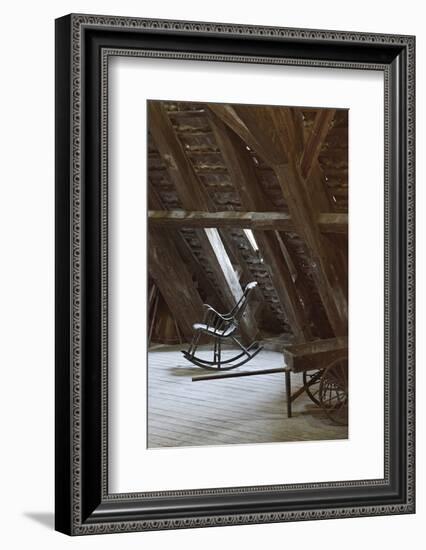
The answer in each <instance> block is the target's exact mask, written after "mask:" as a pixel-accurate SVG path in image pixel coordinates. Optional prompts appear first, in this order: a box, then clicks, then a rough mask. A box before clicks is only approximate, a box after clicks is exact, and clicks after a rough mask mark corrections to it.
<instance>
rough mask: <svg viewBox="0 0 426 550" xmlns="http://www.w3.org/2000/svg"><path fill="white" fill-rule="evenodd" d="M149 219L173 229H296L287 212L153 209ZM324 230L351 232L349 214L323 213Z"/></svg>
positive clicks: (320, 222)
mask: <svg viewBox="0 0 426 550" xmlns="http://www.w3.org/2000/svg"><path fill="white" fill-rule="evenodd" d="M148 222H149V223H150V224H151V225H153V226H158V227H170V228H183V227H185V228H190V227H194V228H208V227H217V228H226V227H229V228H232V227H234V228H237V229H254V230H260V231H269V230H271V231H295V229H296V228H295V225H294V223H293V221H292V219H291V217H290V215H289V214H286V213H284V212H241V211H235V210H226V211H224V212H204V211H193V210H149V211H148ZM318 224H319V228H320V230H321V232H322V233H343V234H344V233H347V232H348V215H347V214H341V213H323V214H320V215H319V218H318Z"/></svg>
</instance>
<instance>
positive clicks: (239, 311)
mask: <svg viewBox="0 0 426 550" xmlns="http://www.w3.org/2000/svg"><path fill="white" fill-rule="evenodd" d="M256 287H257V281H252V282H251V283H248V284H247V285H246V287H245V289H244V292H243V294H242V296H241V298H240V299H239V300H238V302H237V303H236V305H235V307H234V309H233V310H232V311H231V315H232V316H233V318H234V320H235V322H236V323H238V322H239V320H240V319H241V317H242V316H243V315H244V311H245V310H246V308H247V305H248V298H249V295H250V293H251V291H252V290H253V289H254V288H256Z"/></svg>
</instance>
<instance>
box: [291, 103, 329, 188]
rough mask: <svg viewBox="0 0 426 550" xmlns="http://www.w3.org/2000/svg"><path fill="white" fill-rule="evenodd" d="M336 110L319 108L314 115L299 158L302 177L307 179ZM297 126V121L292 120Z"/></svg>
mask: <svg viewBox="0 0 426 550" xmlns="http://www.w3.org/2000/svg"><path fill="white" fill-rule="evenodd" d="M335 114H336V111H335V110H334V109H320V110H319V111H318V113H317V115H316V117H315V121H314V125H313V128H312V130H311V133H310V136H309V138H308V140H307V142H306V144H305V145H304V146H303V154H302V157H301V160H300V171H301V174H302V177H303V178H304V179H307V178H308V177H309V175H310V174H311V171H312V169H313V168H314V166H315V164H316V162H317V160H318V155H319V152H320V150H321V147H322V145H323V143H324V140H325V138H326V136H327V134H328V131H329V129H330V126H331V124H332V122H333V119H334V116H335ZM293 122H294V125H295V126H297V125H298V124H297V121H295V120H294V121H293Z"/></svg>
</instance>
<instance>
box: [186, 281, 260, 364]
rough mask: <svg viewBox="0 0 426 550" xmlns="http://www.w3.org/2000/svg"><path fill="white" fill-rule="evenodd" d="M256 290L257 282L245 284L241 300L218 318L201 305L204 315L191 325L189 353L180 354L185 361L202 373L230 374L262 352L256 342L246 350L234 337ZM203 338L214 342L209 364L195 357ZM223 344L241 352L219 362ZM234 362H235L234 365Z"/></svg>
mask: <svg viewBox="0 0 426 550" xmlns="http://www.w3.org/2000/svg"><path fill="white" fill-rule="evenodd" d="M256 286H257V282H256V281H252V282H251V283H248V284H247V286H246V287H245V289H244V292H243V294H242V296H241V298H240V299H239V300H238V302H237V303H236V305H235V306H234V308H233V309H232V310H231V311H230V312H229V313H225V314H221V313H219V312H218V311H216V310H215V309H214V308H213V307H211V306H209V305H208V304H204V307H206V308H207V311H206V313H205V315H204V319H203V322H202V323H196V324H195V325H193V329H194V336H193V338H192V342H191V344H190V345H189V348H188V350H182V353H183V356H184V357H185V359H187V360H188V361H190V362H191V363H192V364H194V365H196V366H197V367H201V368H204V369H213V370H216V369H221V370H230V369H235V368H237V367H240V366H241V365H244V364H245V363H247V362H248V361H250V359H253V357H255V356H256V355H257V354H258V353H259V352H260V351H261V350H262V349H263V346H261V345H260V344H259V342H253V343H252V344H250V346H249V347H247V348H246V347H244V346H243V345H242V344H241V342H240V341H239V340H238V339H237V338H236V336H235V335H236V333H237V331H238V326H239V322H240V320H241V317H242V316H243V315H244V311H245V310H246V308H247V305H248V299H249V296H250V293H251V291H252V290H253V289H254V288H256ZM202 334H206V335H207V336H209V337H211V338H213V339H214V347H213V360H212V361H208V360H207V359H203V358H201V357H200V356H197V355H196V351H197V348H198V342H199V340H200V337H201V335H202ZM223 341H232V342H233V343H234V344H236V345H237V346H238V348H239V349H240V350H241V351H240V352H239V353H237V354H236V355H234V356H232V357H231V358H229V359H222V342H223ZM241 358H243V359H241ZM239 359H241V361H239ZM234 361H238V362H237V363H234Z"/></svg>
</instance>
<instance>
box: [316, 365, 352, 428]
mask: <svg viewBox="0 0 426 550" xmlns="http://www.w3.org/2000/svg"><path fill="white" fill-rule="evenodd" d="M318 399H319V402H320V406H321V408H322V409H323V411H324V412H325V413H326V414H327V416H328V417H329V418H330V420H332V421H333V422H334V423H335V424H340V425H341V426H347V424H348V358H347V357H341V358H340V359H336V360H335V361H333V363H331V364H330V365H329V366H328V367H327V368H326V369H324V371H323V374H322V376H321V381H320V385H319V392H318Z"/></svg>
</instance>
